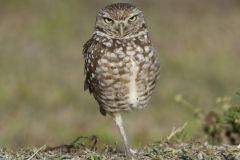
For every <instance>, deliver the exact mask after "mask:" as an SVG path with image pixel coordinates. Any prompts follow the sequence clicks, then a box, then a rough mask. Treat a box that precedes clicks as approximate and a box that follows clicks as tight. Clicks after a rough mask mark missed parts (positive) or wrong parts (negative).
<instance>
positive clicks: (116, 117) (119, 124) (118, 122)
mask: <svg viewBox="0 0 240 160" xmlns="http://www.w3.org/2000/svg"><path fill="white" fill-rule="evenodd" d="M112 117H113V120H114V121H115V123H116V125H117V127H118V129H119V131H120V134H121V136H122V140H123V142H124V145H125V149H126V154H127V157H129V158H130V157H132V153H131V151H130V148H129V145H128V140H127V136H126V133H125V130H124V127H123V121H122V116H121V114H120V113H115V114H113V115H112Z"/></svg>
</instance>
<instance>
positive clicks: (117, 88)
mask: <svg viewBox="0 0 240 160" xmlns="http://www.w3.org/2000/svg"><path fill="white" fill-rule="evenodd" d="M116 43H117V44H118V45H115V47H113V46H114V44H113V45H111V48H107V49H106V50H105V53H104V55H103V56H102V57H101V58H100V59H99V60H98V61H97V65H96V71H95V74H96V80H97V81H98V88H99V91H100V92H99V93H98V95H97V96H95V97H97V100H98V101H99V103H101V104H103V105H102V107H103V108H104V110H106V111H108V112H117V111H123V110H131V109H141V108H144V107H146V104H147V102H148V100H149V97H150V95H151V93H152V92H151V90H152V88H153V86H152V85H154V86H155V80H156V76H155V75H154V74H156V72H154V71H152V70H151V67H152V68H154V66H153V65H155V64H154V63H155V61H156V60H155V59H154V58H152V57H153V50H152V47H151V46H147V47H146V46H145V47H144V46H139V45H137V44H136V43H133V42H127V43H121V44H120V43H119V42H116Z"/></svg>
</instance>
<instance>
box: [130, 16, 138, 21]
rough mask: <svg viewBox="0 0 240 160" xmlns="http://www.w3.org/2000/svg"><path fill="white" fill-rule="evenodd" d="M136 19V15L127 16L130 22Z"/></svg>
mask: <svg viewBox="0 0 240 160" xmlns="http://www.w3.org/2000/svg"><path fill="white" fill-rule="evenodd" d="M136 20H137V16H136V15H135V16H132V17H130V18H129V21H130V22H134V21H136Z"/></svg>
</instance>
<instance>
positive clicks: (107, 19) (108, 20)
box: [103, 18, 113, 24]
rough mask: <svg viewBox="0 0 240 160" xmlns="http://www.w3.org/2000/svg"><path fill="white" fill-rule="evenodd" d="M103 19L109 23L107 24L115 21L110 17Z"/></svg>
mask: <svg viewBox="0 0 240 160" xmlns="http://www.w3.org/2000/svg"><path fill="white" fill-rule="evenodd" d="M103 20H104V22H105V23H107V24H111V23H113V20H112V19H110V18H104V19H103Z"/></svg>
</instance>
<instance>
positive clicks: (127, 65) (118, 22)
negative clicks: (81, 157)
mask: <svg viewBox="0 0 240 160" xmlns="http://www.w3.org/2000/svg"><path fill="white" fill-rule="evenodd" d="M83 54H84V59H85V74H86V79H85V85H84V89H85V90H86V89H88V90H89V92H90V93H91V94H93V96H94V98H95V99H96V101H97V102H98V104H99V107H100V112H101V113H102V114H103V115H107V114H108V115H110V116H112V117H113V118H114V120H115V122H116V124H117V125H118V127H119V129H120V132H121V135H122V137H123V140H124V142H125V146H126V149H127V153H128V155H129V154H130V151H129V148H128V143H127V139H126V135H125V132H124V129H123V127H122V120H121V116H120V113H121V112H124V111H130V110H133V109H143V108H145V107H146V106H147V103H148V102H149V99H150V97H151V95H152V92H153V89H154V88H155V84H156V80H157V79H158V77H159V70H160V69H159V68H160V67H159V61H158V58H157V57H156V55H155V54H154V49H153V46H152V44H151V41H150V38H149V34H148V30H147V27H146V23H145V21H144V18H143V13H142V12H141V11H140V10H139V9H137V8H136V7H135V6H133V5H131V4H127V3H117V4H112V5H109V6H107V7H105V8H104V9H102V10H100V11H99V13H98V16H97V20H96V25H95V31H94V33H93V36H92V38H91V39H90V40H88V41H87V42H86V43H85V45H84V49H83Z"/></svg>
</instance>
